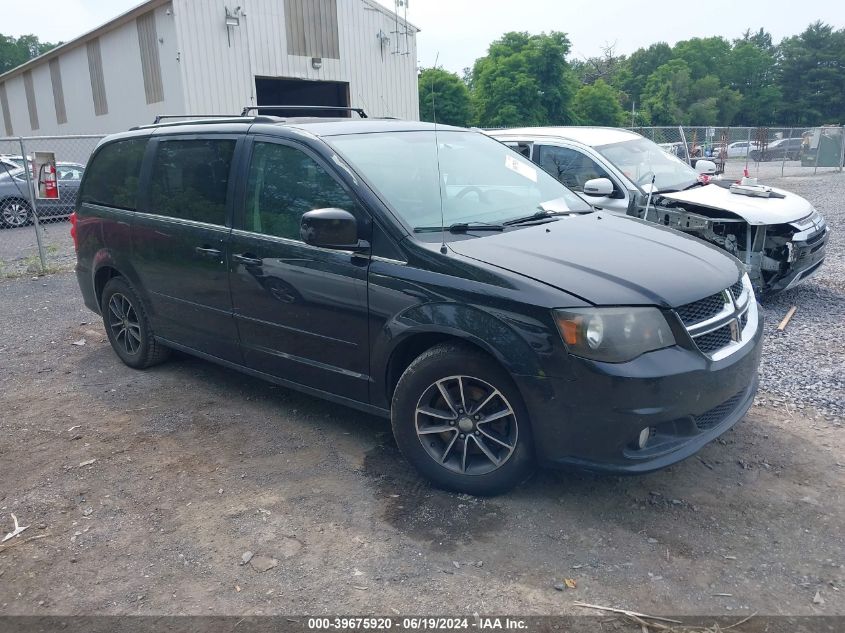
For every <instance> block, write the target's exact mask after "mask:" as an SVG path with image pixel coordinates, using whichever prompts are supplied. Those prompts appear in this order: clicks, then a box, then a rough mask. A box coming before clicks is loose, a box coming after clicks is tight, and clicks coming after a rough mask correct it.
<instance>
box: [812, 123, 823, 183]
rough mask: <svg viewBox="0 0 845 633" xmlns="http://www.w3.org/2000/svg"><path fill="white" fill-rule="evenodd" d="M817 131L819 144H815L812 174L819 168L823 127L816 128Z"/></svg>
mask: <svg viewBox="0 0 845 633" xmlns="http://www.w3.org/2000/svg"><path fill="white" fill-rule="evenodd" d="M816 129H817V130H818V131H819V144H818V145H816V164H815V165H813V175H814V176H815V175H816V172H817V171H818V170H819V154H821V151H822V129H823V128H816Z"/></svg>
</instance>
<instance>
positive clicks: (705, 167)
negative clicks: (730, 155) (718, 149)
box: [695, 160, 716, 176]
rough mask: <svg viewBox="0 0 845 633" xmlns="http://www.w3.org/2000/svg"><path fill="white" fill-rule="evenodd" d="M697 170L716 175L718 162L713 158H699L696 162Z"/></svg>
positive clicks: (701, 172) (700, 172)
mask: <svg viewBox="0 0 845 633" xmlns="http://www.w3.org/2000/svg"><path fill="white" fill-rule="evenodd" d="M695 171H697V172H698V173H699V174H707V175H708V176H715V175H716V163H714V162H713V161H712V160H699V161H698V162H696V164H695Z"/></svg>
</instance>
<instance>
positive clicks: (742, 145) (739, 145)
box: [725, 141, 757, 158]
mask: <svg viewBox="0 0 845 633" xmlns="http://www.w3.org/2000/svg"><path fill="white" fill-rule="evenodd" d="M755 147H757V143H755V142H754V141H751V142H748V141H735V142H733V143H730V144H729V145H728V146H727V148H725V154H726V157H727V158H745V157H746V156H747V155H748V154H749V152H750V151H751V150H752V149H753V148H755Z"/></svg>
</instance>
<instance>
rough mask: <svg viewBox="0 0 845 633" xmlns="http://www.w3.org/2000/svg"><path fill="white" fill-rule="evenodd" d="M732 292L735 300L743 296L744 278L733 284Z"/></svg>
mask: <svg viewBox="0 0 845 633" xmlns="http://www.w3.org/2000/svg"><path fill="white" fill-rule="evenodd" d="M731 294H732V295H733V298H734V301H738V300H739V298H740V296H742V279H740V280H739V281H738V282H736V283H735V284H734V285H733V286H731Z"/></svg>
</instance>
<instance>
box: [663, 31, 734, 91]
mask: <svg viewBox="0 0 845 633" xmlns="http://www.w3.org/2000/svg"><path fill="white" fill-rule="evenodd" d="M730 53H731V45H730V43H729V42H728V41H727V40H726V39H724V38H722V37H705V38H701V37H694V38H692V39H689V40H684V41H682V42H678V43H677V44H675V46H674V48H673V49H672V58H673V59H681V60H683V61H685V62H686V64H687V66H688V67H689V71H690V78H691V79H693V80H696V79H701V78H702V77H706V76H708V75H714V76H716V77H717V78H718V79H719V80H720V81H722V73H723V72H724V69H725V66H726V62H727V59H728V56H729V55H730Z"/></svg>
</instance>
